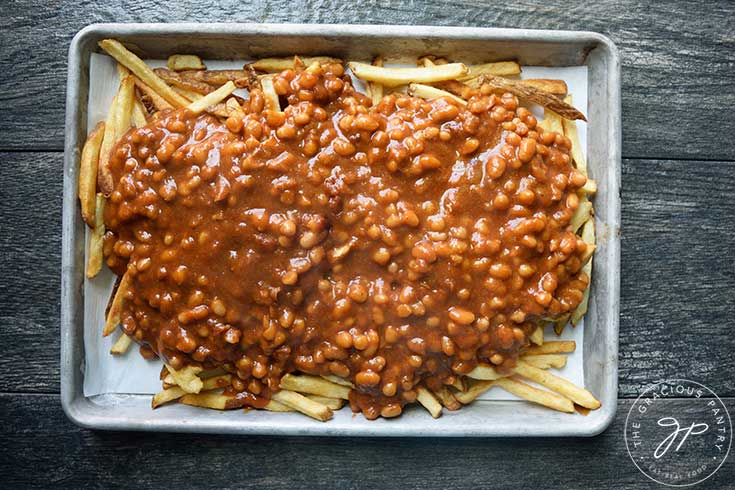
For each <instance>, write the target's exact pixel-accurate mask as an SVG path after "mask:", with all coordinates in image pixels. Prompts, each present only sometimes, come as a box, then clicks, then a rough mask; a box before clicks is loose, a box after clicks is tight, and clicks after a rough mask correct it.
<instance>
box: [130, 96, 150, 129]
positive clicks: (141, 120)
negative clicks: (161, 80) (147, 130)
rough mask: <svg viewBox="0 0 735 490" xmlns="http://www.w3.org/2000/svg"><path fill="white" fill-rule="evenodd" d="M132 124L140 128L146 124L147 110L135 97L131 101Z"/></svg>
mask: <svg viewBox="0 0 735 490" xmlns="http://www.w3.org/2000/svg"><path fill="white" fill-rule="evenodd" d="M132 118H133V124H134V125H135V127H136V128H140V127H143V126H145V125H146V124H148V112H147V111H146V110H145V107H143V103H142V102H141V101H140V100H138V99H137V98H136V99H135V100H134V101H133V116H132Z"/></svg>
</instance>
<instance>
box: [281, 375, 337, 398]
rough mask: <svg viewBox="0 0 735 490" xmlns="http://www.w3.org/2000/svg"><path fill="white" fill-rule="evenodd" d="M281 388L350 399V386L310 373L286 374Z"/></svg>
mask: <svg viewBox="0 0 735 490" xmlns="http://www.w3.org/2000/svg"><path fill="white" fill-rule="evenodd" d="M281 388H282V389H284V390H291V391H298V392H300V393H309V394H311V395H319V396H325V397H327V398H342V399H343V400H348V399H349V397H350V396H349V395H350V388H348V387H346V386H342V385H339V384H335V383H332V382H331V381H327V380H326V379H324V378H322V377H320V376H311V375H308V374H302V375H294V374H286V375H284V376H283V377H282V378H281Z"/></svg>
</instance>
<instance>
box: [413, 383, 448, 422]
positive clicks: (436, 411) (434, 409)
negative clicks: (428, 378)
mask: <svg viewBox="0 0 735 490" xmlns="http://www.w3.org/2000/svg"><path fill="white" fill-rule="evenodd" d="M416 393H417V394H416V400H417V401H418V402H419V403H420V404H421V405H423V407H424V408H425V409H426V410H428V411H429V413H430V414H431V416H432V417H434V418H435V419H436V418H439V416H440V415H441V414H442V405H441V403H439V401H438V400H437V399H436V398H435V397H434V395H433V394H432V393H431V392H430V391H429V390H427V389H426V388H424V387H420V388H419V389H418V390H416Z"/></svg>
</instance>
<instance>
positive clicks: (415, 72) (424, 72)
mask: <svg viewBox="0 0 735 490" xmlns="http://www.w3.org/2000/svg"><path fill="white" fill-rule="evenodd" d="M348 66H349V68H350V70H352V73H353V74H354V75H355V76H356V77H357V78H360V79H362V80H367V81H369V82H378V83H382V84H383V85H385V86H386V87H396V86H398V85H406V84H409V83H432V82H441V81H442V80H454V79H456V78H458V77H461V76H463V75H466V74H467V73H468V72H469V69H468V68H467V66H465V65H463V64H462V63H449V64H446V65H440V66H430V67H421V68H385V67H380V66H373V65H368V64H367V63H358V62H356V61H352V62H350V63H348Z"/></svg>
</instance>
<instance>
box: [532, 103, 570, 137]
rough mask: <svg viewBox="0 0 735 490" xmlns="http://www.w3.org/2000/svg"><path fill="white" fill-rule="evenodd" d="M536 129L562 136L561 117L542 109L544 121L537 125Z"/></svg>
mask: <svg viewBox="0 0 735 490" xmlns="http://www.w3.org/2000/svg"><path fill="white" fill-rule="evenodd" d="M538 127H540V128H543V129H544V131H553V132H555V133H559V134H564V126H563V125H562V118H561V116H560V115H559V114H557V113H556V112H554V111H552V110H549V109H548V108H546V107H544V119H543V121H541V122H539V123H538Z"/></svg>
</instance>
